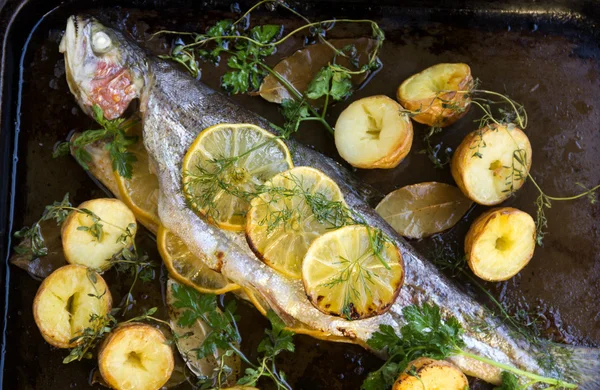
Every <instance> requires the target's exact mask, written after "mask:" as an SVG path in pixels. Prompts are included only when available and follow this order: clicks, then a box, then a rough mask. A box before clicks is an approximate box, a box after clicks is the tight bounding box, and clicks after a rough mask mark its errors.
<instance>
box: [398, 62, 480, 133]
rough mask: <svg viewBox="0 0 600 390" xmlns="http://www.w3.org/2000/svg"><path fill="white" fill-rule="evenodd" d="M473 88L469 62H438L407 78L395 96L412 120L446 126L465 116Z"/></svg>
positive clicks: (429, 124) (430, 124)
mask: <svg viewBox="0 0 600 390" xmlns="http://www.w3.org/2000/svg"><path fill="white" fill-rule="evenodd" d="M472 87H473V76H471V68H470V67H469V65H467V64H437V65H433V66H431V67H429V68H427V69H425V70H424V71H422V72H420V73H417V74H414V75H412V76H410V77H409V78H408V79H406V80H404V82H403V83H402V84H400V87H398V92H397V94H396V97H397V99H398V101H399V102H400V104H402V106H403V107H404V108H406V109H407V110H409V111H414V112H418V114H417V115H415V116H414V117H413V119H414V120H415V121H417V122H419V123H423V124H425V125H428V126H436V127H446V126H449V125H451V124H453V123H454V122H456V121H457V120H458V119H460V118H462V117H463V116H464V115H465V114H466V113H467V112H468V111H469V107H470V105H471V97H470V94H469V93H464V92H458V91H470V89H471V88H472Z"/></svg>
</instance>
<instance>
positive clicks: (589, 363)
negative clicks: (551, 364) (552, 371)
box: [549, 345, 600, 390]
mask: <svg viewBox="0 0 600 390" xmlns="http://www.w3.org/2000/svg"><path fill="white" fill-rule="evenodd" d="M549 352H550V354H551V355H553V358H554V361H555V363H556V367H557V368H558V370H559V372H562V373H563V375H564V376H565V379H568V380H569V381H572V382H575V383H577V385H578V386H579V387H578V389H580V390H598V389H600V349H599V348H587V347H575V346H570V345H555V347H554V348H553V349H552V350H551V351H549Z"/></svg>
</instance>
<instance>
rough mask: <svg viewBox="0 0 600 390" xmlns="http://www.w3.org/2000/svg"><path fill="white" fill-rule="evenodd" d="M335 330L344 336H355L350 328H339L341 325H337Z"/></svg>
mask: <svg viewBox="0 0 600 390" xmlns="http://www.w3.org/2000/svg"><path fill="white" fill-rule="evenodd" d="M337 330H338V332H340V333H341V334H342V335H343V336H344V337H348V338H350V339H355V338H356V333H354V331H352V330H349V329H346V328H341V327H338V328H337Z"/></svg>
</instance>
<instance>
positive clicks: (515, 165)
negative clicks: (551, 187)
mask: <svg viewBox="0 0 600 390" xmlns="http://www.w3.org/2000/svg"><path fill="white" fill-rule="evenodd" d="M531 153H532V152H531V144H530V143H529V138H527V135H526V134H525V133H524V132H523V131H522V130H521V129H519V128H518V127H517V126H515V125H508V126H504V125H501V126H499V125H495V124H494V125H490V126H487V127H484V128H482V129H479V130H476V131H474V132H472V133H470V134H468V135H467V136H466V137H465V138H464V139H463V141H462V142H461V144H460V145H459V146H458V148H457V149H456V151H455V152H454V156H452V161H451V163H450V171H451V173H452V177H454V181H456V184H457V185H458V187H459V188H460V189H461V191H462V192H463V193H464V194H465V196H467V197H468V198H469V199H471V200H472V201H474V202H477V203H479V204H482V205H485V206H493V205H497V204H499V203H502V202H503V201H505V200H506V199H508V198H509V197H510V196H511V194H512V193H514V192H515V191H517V190H518V189H519V188H521V186H522V185H523V184H524V183H525V179H526V178H527V174H528V172H529V169H530V168H531Z"/></svg>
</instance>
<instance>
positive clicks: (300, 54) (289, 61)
mask: <svg viewBox="0 0 600 390" xmlns="http://www.w3.org/2000/svg"><path fill="white" fill-rule="evenodd" d="M328 42H329V43H331V44H332V45H333V46H334V47H335V48H336V49H342V48H343V47H344V46H347V45H354V47H355V48H356V59H357V60H358V66H359V68H360V67H361V66H363V65H364V64H366V63H368V62H369V53H370V52H371V51H372V50H373V49H374V48H375V45H376V44H377V42H376V41H375V40H373V39H369V38H357V39H330V40H329V41H328ZM334 55H335V53H334V51H333V50H332V49H331V47H329V46H328V45H327V44H325V43H317V44H314V45H310V46H307V47H305V48H303V49H300V50H298V51H296V52H295V53H294V54H292V55H291V56H289V57H287V58H284V59H283V60H281V61H280V62H279V63H278V64H277V65H275V67H274V68H273V70H274V71H275V72H277V73H279V74H280V75H281V76H282V77H283V78H284V79H286V80H287V81H288V82H289V83H290V84H292V85H293V86H294V87H295V88H296V90H298V92H300V93H304V91H306V89H307V88H308V84H309V83H310V82H311V81H312V79H313V78H314V77H315V75H316V74H317V72H319V70H320V69H321V68H323V67H324V66H326V65H327V64H329V63H330V62H332V61H333V57H334ZM336 63H338V64H339V65H342V66H344V67H346V68H348V69H355V67H354V65H352V64H351V63H350V61H349V60H348V59H347V58H345V57H341V56H338V57H337V59H336ZM367 76H368V72H365V73H363V74H360V75H353V76H352V84H353V85H354V86H358V85H360V84H361V83H362V82H363V81H365V79H366V78H367ZM258 94H259V95H260V96H261V97H262V98H263V99H265V100H267V101H269V102H271V103H281V102H282V101H283V100H285V99H292V98H293V97H292V95H290V93H289V91H288V90H287V88H285V87H284V86H283V85H282V84H281V83H280V82H279V81H278V80H277V79H276V78H275V77H274V76H273V75H268V76H267V77H265V79H264V80H263V82H262V84H261V86H260V89H259V90H258Z"/></svg>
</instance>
